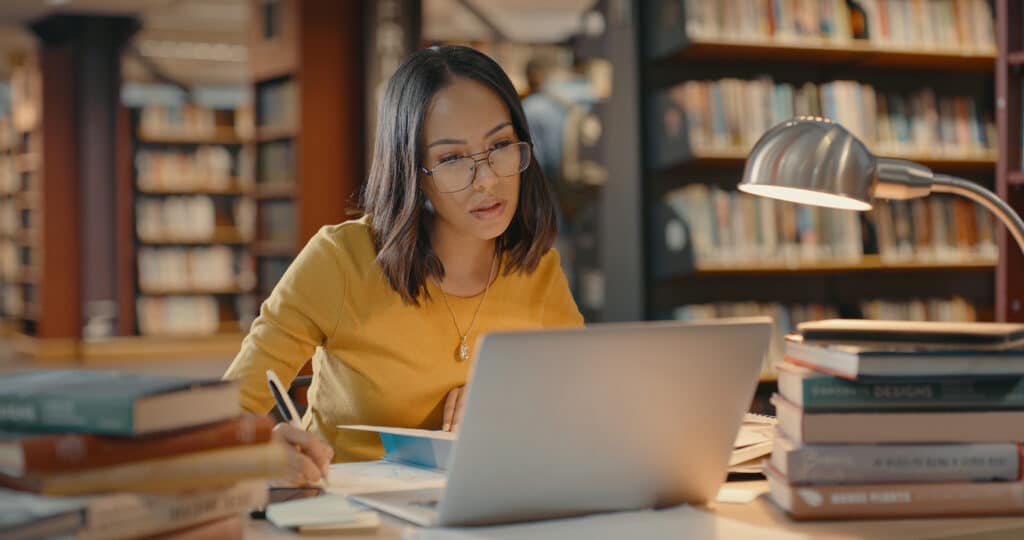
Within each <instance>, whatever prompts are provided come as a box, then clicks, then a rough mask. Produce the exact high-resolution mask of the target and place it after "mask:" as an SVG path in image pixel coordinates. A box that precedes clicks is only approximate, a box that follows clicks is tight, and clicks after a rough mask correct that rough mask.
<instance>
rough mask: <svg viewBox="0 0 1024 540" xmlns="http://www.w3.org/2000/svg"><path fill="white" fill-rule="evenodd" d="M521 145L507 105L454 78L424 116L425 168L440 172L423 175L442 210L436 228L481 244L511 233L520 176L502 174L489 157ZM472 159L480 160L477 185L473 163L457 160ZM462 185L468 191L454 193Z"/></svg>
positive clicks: (482, 87)
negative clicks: (489, 160) (476, 240)
mask: <svg viewBox="0 0 1024 540" xmlns="http://www.w3.org/2000/svg"><path fill="white" fill-rule="evenodd" d="M517 142H519V138H518V137H516V132H515V129H514V128H513V127H512V118H511V117H510V116H509V112H508V109H507V108H506V107H505V103H504V102H503V101H502V100H501V98H500V97H498V95H497V94H496V93H495V92H494V91H492V90H491V89H490V88H488V87H487V86H485V85H483V84H481V83H478V82H476V81H474V80H472V79H466V78H463V77H454V80H453V82H452V84H451V85H449V86H448V87H447V88H444V89H442V90H441V91H439V92H438V93H437V94H435V95H434V99H433V100H432V101H431V103H430V107H429V108H428V109H427V114H426V117H425V118H424V122H423V137H422V144H423V147H422V148H421V149H420V155H421V156H423V157H422V162H421V163H422V165H423V168H425V169H428V170H434V171H435V173H434V175H433V176H428V175H426V174H422V173H421V182H422V184H421V185H422V186H423V190H424V191H425V192H426V195H427V198H428V199H430V202H431V204H433V206H434V209H435V211H436V212H437V219H436V221H435V223H434V227H443V228H445V229H447V232H450V233H456V235H455V236H470V237H473V238H478V239H481V240H491V239H494V238H497V237H498V236H501V234H502V233H504V232H505V229H507V228H508V226H509V223H511V222H512V217H513V216H515V213H516V207H517V206H518V204H519V177H520V174H519V173H518V172H517V173H515V174H513V175H511V176H498V174H500V173H498V174H496V173H495V171H494V170H492V168H491V165H490V164H489V163H488V162H487V160H486V157H487V152H489V151H491V150H495V149H500V148H502V147H505V146H507V145H510V144H515V143H517ZM506 154H507V152H506ZM466 156H470V157H472V158H473V159H475V160H477V163H476V166H475V174H476V178H475V180H472V184H469V182H470V179H471V178H472V174H473V169H472V165H469V162H468V161H465V160H464V161H461V162H456V161H455V160H457V159H459V158H464V157H466ZM494 161H498V160H497V158H495V160H494ZM505 164H506V165H507V161H506V163H505ZM438 165H443V166H442V167H441V168H437V167H438ZM463 165H469V166H466V167H464V166H463ZM498 168H499V169H502V167H501V166H499V167H498ZM445 169H447V170H445ZM506 172H507V171H506ZM461 186H467V187H465V189H461V190H459V191H453V190H454V189H458V188H460V187H461Z"/></svg>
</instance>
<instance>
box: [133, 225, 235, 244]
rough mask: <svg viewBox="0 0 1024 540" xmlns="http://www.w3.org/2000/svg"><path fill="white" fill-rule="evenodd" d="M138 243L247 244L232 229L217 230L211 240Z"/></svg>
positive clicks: (174, 239)
mask: <svg viewBox="0 0 1024 540" xmlns="http://www.w3.org/2000/svg"><path fill="white" fill-rule="evenodd" d="M139 243H140V244H142V245H146V246H161V245H179V246H202V245H214V244H230V245H243V244H247V243H249V242H248V241H247V240H245V239H244V238H242V235H241V234H239V233H238V231H236V230H234V229H224V230H218V231H216V232H215V233H214V235H213V236H212V237H211V238H205V239H202V238H199V239H194V238H148V239H144V238H139Z"/></svg>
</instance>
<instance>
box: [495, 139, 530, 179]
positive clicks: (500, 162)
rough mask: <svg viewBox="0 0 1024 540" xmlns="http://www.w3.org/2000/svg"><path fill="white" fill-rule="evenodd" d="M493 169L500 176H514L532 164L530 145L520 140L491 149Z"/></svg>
mask: <svg viewBox="0 0 1024 540" xmlns="http://www.w3.org/2000/svg"><path fill="white" fill-rule="evenodd" d="M490 163H491V169H492V170H493V171H494V174H496V175H498V176H514V175H517V174H519V173H521V172H523V171H525V170H526V167H528V166H529V165H530V145H528V144H526V143H524V142H520V143H515V144H510V145H507V146H502V147H501V148H495V149H494V150H492V151H491V157H490Z"/></svg>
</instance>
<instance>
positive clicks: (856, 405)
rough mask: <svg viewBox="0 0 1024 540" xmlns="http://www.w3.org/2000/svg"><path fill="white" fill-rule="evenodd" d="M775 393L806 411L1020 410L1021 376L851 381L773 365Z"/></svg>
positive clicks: (1022, 405)
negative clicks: (777, 390)
mask: <svg viewBox="0 0 1024 540" xmlns="http://www.w3.org/2000/svg"><path fill="white" fill-rule="evenodd" d="M775 369H776V371H777V372H778V384H779V394H781V395H782V397H784V398H786V399H787V400H788V401H790V402H791V403H793V404H795V405H798V406H800V407H801V408H803V410H804V411H807V412H842V411H914V410H949V411H952V410H961V411H963V410H993V409H1024V377H998V378H980V379H961V378H948V377H947V378H941V379H933V380H912V379H911V380H907V379H898V380H885V379H875V380H872V381H868V382H857V381H850V380H847V379H843V378H839V377H833V376H831V375H826V374H823V373H821V372H818V371H814V370H811V369H808V368H805V367H801V366H798V365H795V364H791V363H788V362H783V363H780V364H776V366H775Z"/></svg>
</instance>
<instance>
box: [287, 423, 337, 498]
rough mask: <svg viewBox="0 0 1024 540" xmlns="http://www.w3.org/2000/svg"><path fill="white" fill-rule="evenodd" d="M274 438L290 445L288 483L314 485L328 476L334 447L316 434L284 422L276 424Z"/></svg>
mask: <svg viewBox="0 0 1024 540" xmlns="http://www.w3.org/2000/svg"><path fill="white" fill-rule="evenodd" d="M274 439H275V440H278V441H280V442H283V443H284V444H285V446H286V447H288V477H287V478H286V479H285V480H286V481H287V482H288V483H290V484H293V485H312V484H316V483H317V482H319V481H320V479H321V478H327V470H328V469H327V467H328V466H329V465H330V464H331V459H333V458H334V449H333V448H331V447H330V446H327V444H326V443H324V441H323V440H321V439H320V437H318V436H317V435H316V434H313V433H310V432H308V431H306V430H304V429H300V428H297V427H295V426H293V425H291V424H287V423H283V422H282V423H280V424H277V425H276V426H274Z"/></svg>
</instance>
